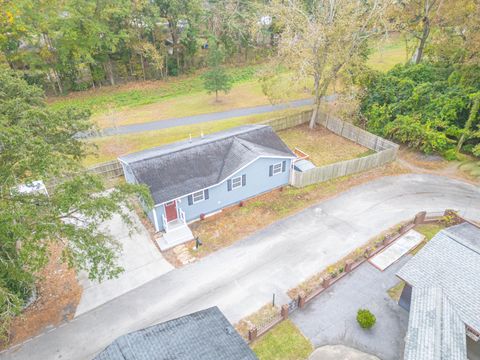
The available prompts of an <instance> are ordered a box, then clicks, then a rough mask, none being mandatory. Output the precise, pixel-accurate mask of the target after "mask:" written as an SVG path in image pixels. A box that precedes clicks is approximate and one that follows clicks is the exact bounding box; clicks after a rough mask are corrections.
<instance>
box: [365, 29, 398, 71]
mask: <svg viewBox="0 0 480 360" xmlns="http://www.w3.org/2000/svg"><path fill="white" fill-rule="evenodd" d="M406 61H407V50H406V47H405V41H404V40H403V37H402V36H400V35H398V34H391V35H390V36H389V37H388V38H387V39H385V40H382V41H380V42H379V43H378V45H376V46H374V47H373V48H372V53H371V54H370V56H369V59H368V62H367V64H368V65H369V66H370V67H371V68H373V69H375V70H379V71H388V70H390V69H391V68H393V67H394V66H395V65H396V64H399V63H405V62H406Z"/></svg>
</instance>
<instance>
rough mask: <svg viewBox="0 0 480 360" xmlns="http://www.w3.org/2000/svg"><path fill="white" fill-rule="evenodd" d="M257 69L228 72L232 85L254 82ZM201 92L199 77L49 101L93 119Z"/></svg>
mask: <svg viewBox="0 0 480 360" xmlns="http://www.w3.org/2000/svg"><path fill="white" fill-rule="evenodd" d="M258 68H259V66H245V67H238V68H233V69H230V70H229V73H230V75H231V76H232V78H233V82H234V84H239V83H242V82H246V81H249V80H252V79H254V78H255V74H256V72H257V70H258ZM201 91H203V80H202V78H201V76H199V74H196V75H194V76H183V77H178V78H174V77H172V78H170V79H169V80H168V81H163V80H159V81H147V82H138V83H135V82H134V83H129V84H125V85H119V86H105V87H103V88H101V89H97V90H88V91H82V92H74V93H71V94H69V95H68V96H65V97H58V98H50V99H49V103H50V106H51V107H53V108H61V107H63V106H65V105H75V106H79V107H87V108H89V109H91V111H92V113H93V114H94V115H98V114H105V113H108V112H109V111H110V110H111V109H112V108H113V109H116V110H118V109H124V108H131V107H137V106H142V105H148V104H153V103H156V102H159V101H164V100H167V99H171V98H174V97H177V96H181V95H190V94H192V93H197V92H201Z"/></svg>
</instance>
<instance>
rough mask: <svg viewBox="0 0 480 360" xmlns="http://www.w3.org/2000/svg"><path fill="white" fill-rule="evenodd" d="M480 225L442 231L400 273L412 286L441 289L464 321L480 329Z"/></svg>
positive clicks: (454, 227) (465, 224) (477, 329)
mask: <svg viewBox="0 0 480 360" xmlns="http://www.w3.org/2000/svg"><path fill="white" fill-rule="evenodd" d="M479 264H480V228H478V227H476V226H474V225H472V224H469V223H463V224H460V225H456V226H452V227H450V228H448V229H445V230H442V231H440V232H439V233H438V234H437V235H435V236H434V237H433V238H432V239H431V240H430V241H429V242H428V243H427V244H426V245H425V246H424V247H423V249H421V250H420V251H419V252H418V254H417V255H415V256H414V257H413V258H412V259H411V260H410V261H409V262H408V263H407V264H406V265H405V266H404V267H403V268H402V269H400V271H399V272H398V273H397V275H398V276H399V277H400V278H401V279H403V280H405V281H406V282H407V283H408V284H410V285H411V286H413V288H417V287H418V288H427V287H436V288H441V289H442V290H443V293H444V294H445V296H446V297H447V298H448V300H449V301H450V303H451V304H452V306H453V307H454V309H455V311H456V312H457V314H458V316H459V317H460V318H461V319H462V321H463V322H464V323H465V324H466V325H468V326H469V327H471V328H472V329H474V330H475V331H477V332H480V281H479V280H478V268H479Z"/></svg>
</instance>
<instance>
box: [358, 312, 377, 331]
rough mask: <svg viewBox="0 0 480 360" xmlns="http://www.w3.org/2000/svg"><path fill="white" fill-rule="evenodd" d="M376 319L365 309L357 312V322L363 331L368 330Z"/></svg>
mask: <svg viewBox="0 0 480 360" xmlns="http://www.w3.org/2000/svg"><path fill="white" fill-rule="evenodd" d="M376 321H377V319H376V318H375V315H373V314H372V313H371V312H370V310H367V309H359V310H358V312H357V322H358V324H359V325H360V326H361V327H362V328H363V329H370V328H371V327H372V326H373V325H375V322H376Z"/></svg>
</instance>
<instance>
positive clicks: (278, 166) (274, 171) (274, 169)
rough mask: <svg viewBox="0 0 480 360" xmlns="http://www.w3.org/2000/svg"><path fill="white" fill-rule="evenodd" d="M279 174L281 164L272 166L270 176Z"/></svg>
mask: <svg viewBox="0 0 480 360" xmlns="http://www.w3.org/2000/svg"><path fill="white" fill-rule="evenodd" d="M281 172H282V163H278V164H274V165H273V171H272V175H277V174H280V173H281Z"/></svg>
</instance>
